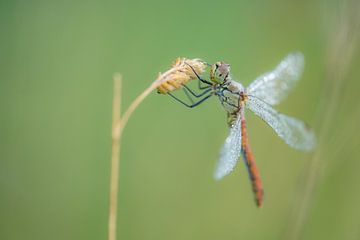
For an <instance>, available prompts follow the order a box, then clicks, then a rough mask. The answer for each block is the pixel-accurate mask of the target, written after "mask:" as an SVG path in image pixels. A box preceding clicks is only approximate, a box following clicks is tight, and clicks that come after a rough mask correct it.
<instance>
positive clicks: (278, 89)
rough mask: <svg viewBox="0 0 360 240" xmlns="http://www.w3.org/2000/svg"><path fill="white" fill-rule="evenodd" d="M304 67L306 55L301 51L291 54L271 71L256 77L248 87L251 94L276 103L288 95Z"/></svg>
mask: <svg viewBox="0 0 360 240" xmlns="http://www.w3.org/2000/svg"><path fill="white" fill-rule="evenodd" d="M303 69H304V56H303V55H302V53H300V52H295V53H291V54H289V55H288V56H287V57H285V58H284V59H283V60H282V61H281V62H280V64H279V65H278V66H277V67H276V68H275V69H274V70H272V71H271V72H267V73H265V74H263V75H261V76H260V77H258V78H257V79H255V80H254V81H253V82H252V83H251V84H250V86H249V87H248V88H247V93H248V94H249V95H253V96H256V97H258V98H260V99H262V100H263V101H265V102H267V103H269V104H271V105H275V104H278V103H279V102H280V101H281V100H283V99H284V98H286V97H287V95H288V93H289V91H290V89H292V88H293V86H294V85H295V83H296V82H297V80H298V79H299V77H300V75H301V74H302V72H303Z"/></svg>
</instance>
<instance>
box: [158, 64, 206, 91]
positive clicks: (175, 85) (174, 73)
mask: <svg viewBox="0 0 360 240" xmlns="http://www.w3.org/2000/svg"><path fill="white" fill-rule="evenodd" d="M190 66H191V67H192V68H193V69H194V70H193V69H191V67H190ZM205 68H206V63H204V62H203V61H201V60H200V59H197V58H196V59H186V58H177V59H176V60H175V62H174V63H173V65H172V67H171V68H170V69H169V70H168V71H166V72H165V73H163V74H161V73H159V76H158V78H157V80H156V81H155V82H156V83H157V84H158V87H157V90H158V93H161V94H166V93H168V92H171V91H174V90H176V89H179V88H181V87H182V86H183V85H185V84H186V83H187V82H188V81H190V80H194V79H197V76H196V74H195V73H194V71H196V73H197V74H198V75H201V74H202V73H203V72H204V71H205Z"/></svg>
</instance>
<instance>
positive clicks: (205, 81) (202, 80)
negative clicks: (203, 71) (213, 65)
mask: <svg viewBox="0 0 360 240" xmlns="http://www.w3.org/2000/svg"><path fill="white" fill-rule="evenodd" d="M185 64H187V65H188V66H189V67H190V68H191V70H192V71H193V72H194V74H195V75H196V77H197V78H198V79H199V80H200V81H201V82H203V83H205V84H207V85H210V86H212V83H211V82H209V81H208V80H205V79H203V78H201V77H200V76H199V74H198V73H197V72H196V71H195V69H194V68H193V67H192V66H191V65H190V64H188V63H185ZM200 87H201V85H200V83H199V88H200ZM200 89H201V88H200Z"/></svg>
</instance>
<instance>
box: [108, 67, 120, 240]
mask: <svg viewBox="0 0 360 240" xmlns="http://www.w3.org/2000/svg"><path fill="white" fill-rule="evenodd" d="M120 107H121V75H119V74H117V75H115V76H114V97H113V120H112V154H111V177H110V196H109V199H110V207H109V229H108V231H109V232H108V239H109V240H116V219H117V195H118V180H119V163H120V142H121V133H120V128H121V118H120Z"/></svg>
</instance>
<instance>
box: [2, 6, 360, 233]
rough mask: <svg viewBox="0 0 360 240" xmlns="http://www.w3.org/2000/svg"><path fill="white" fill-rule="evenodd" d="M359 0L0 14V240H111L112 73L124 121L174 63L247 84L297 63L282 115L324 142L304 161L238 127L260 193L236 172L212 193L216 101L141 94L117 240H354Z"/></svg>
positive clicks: (32, 9)
mask: <svg viewBox="0 0 360 240" xmlns="http://www.w3.org/2000/svg"><path fill="white" fill-rule="evenodd" d="M359 9H360V8H359V4H357V2H356V1H353V2H342V1H301V2H300V1H285V0H279V1H230V0H224V1H217V2H215V1H190V0H184V1H161V0H155V1H129V0H124V1H83V2H82V1H0V39H1V45H0V53H1V54H0V77H1V79H0V106H1V107H0V111H1V112H0V114H1V115H0V119H1V122H0V123H1V124H0V132H1V135H0V239H1V240H15V239H36V240H42V239H94V240H95V239H106V238H107V220H108V217H107V214H108V191H109V176H110V155H111V119H112V113H111V111H112V87H113V86H112V75H113V74H114V73H115V72H121V73H122V75H123V96H122V99H123V108H124V107H125V106H128V105H129V103H130V102H131V101H132V100H133V99H134V98H135V97H136V96H137V95H138V94H139V93H140V92H141V91H143V90H144V89H145V88H146V87H147V86H148V85H149V84H150V83H151V82H152V81H153V80H154V79H155V78H156V77H157V74H158V72H160V71H165V70H166V69H168V67H169V66H170V64H171V62H172V61H173V60H174V59H175V58H176V57H178V56H182V57H189V58H195V57H199V58H202V59H204V60H206V61H208V62H215V61H218V60H224V61H227V62H229V63H231V66H232V73H233V76H234V78H236V79H238V80H239V81H241V82H242V83H243V84H244V85H248V84H249V83H250V82H251V81H252V80H253V79H255V78H256V77H257V76H258V75H260V74H262V73H263V72H265V71H268V70H270V69H272V68H273V67H275V66H276V65H277V64H278V63H279V62H280V60H281V59H282V58H283V57H284V56H285V55H286V54H287V53H289V52H291V51H293V50H300V51H302V52H303V53H304V55H305V58H306V68H305V72H304V74H303V77H302V79H301V81H300V82H299V84H298V86H297V88H296V89H295V90H294V91H293V92H292V93H291V94H290V96H289V98H288V99H287V100H286V101H284V102H283V103H282V104H280V105H279V106H278V107H277V108H278V109H279V110H280V111H282V112H284V113H286V114H289V115H292V116H295V117H298V118H301V119H303V120H304V121H306V122H308V123H309V124H310V125H311V126H313V128H314V129H315V132H316V133H317V134H318V138H319V144H318V147H317V149H316V151H315V152H314V153H312V154H305V153H301V152H297V151H295V150H293V149H290V148H289V147H288V146H286V145H285V144H284V143H283V142H282V141H281V140H280V139H279V138H278V137H277V136H276V135H275V134H274V133H273V131H272V130H271V129H270V128H269V127H267V126H266V124H264V123H263V122H261V120H259V119H258V118H256V117H254V116H253V115H252V114H250V113H248V114H247V119H248V127H249V136H250V141H251V144H252V148H253V151H254V153H255V157H256V159H257V163H258V167H259V168H260V172H261V175H262V178H263V182H264V187H265V194H266V196H265V203H264V206H263V208H262V209H257V208H256V207H255V204H254V201H253V195H252V192H251V188H250V184H249V181H248V176H247V172H246V170H245V168H244V164H243V162H242V161H240V162H239V164H238V166H237V168H236V171H234V172H233V173H232V174H231V175H229V176H228V177H226V178H224V180H223V181H220V182H215V181H214V180H213V178H212V174H213V170H214V166H215V163H216V160H217V158H218V154H219V153H218V151H219V148H220V146H221V144H222V143H223V141H224V139H225V137H226V135H227V133H228V130H227V126H226V118H225V112H224V111H223V110H222V109H221V106H220V104H219V103H218V100H217V99H216V98H212V99H210V100H209V101H207V102H206V103H204V104H203V105H201V106H200V107H198V108H196V109H187V108H185V107H183V106H181V105H179V104H177V103H176V102H174V101H173V100H172V99H170V98H169V97H167V96H163V95H158V94H156V93H155V92H154V93H153V94H151V95H150V96H149V97H148V98H147V99H146V100H145V102H144V103H143V104H142V105H141V106H140V107H139V108H138V109H137V110H136V112H135V113H134V115H133V116H132V118H131V119H130V121H129V124H128V125H127V128H126V129H125V132H124V135H123V142H122V152H121V166H120V180H119V185H120V190H119V211H118V214H119V219H118V239H157V240H160V239H360V206H359V204H358V203H359V202H360V187H359V183H360V175H359V174H358V169H359V167H360V162H359V160H360V159H359V158H360V151H359V147H360V141H359V137H358V136H359V135H358V134H359V133H358V131H359V125H358V124H359V120H360V111H359V110H360V106H359V100H358V96H359V95H358V94H359V87H360V83H359V82H360V81H359V77H360V69H359V68H358V67H357V66H359V64H360V58H359V56H360V54H359V48H358V47H357V45H358V41H357V40H358V38H357V36H358V35H357V34H358V33H357V32H356V29H357V27H358V26H359V24H358V23H359V17H357V16H358V15H359V14H360V13H359Z"/></svg>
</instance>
